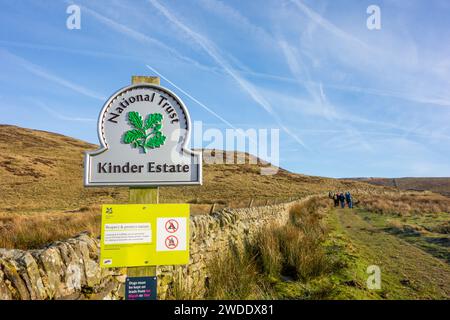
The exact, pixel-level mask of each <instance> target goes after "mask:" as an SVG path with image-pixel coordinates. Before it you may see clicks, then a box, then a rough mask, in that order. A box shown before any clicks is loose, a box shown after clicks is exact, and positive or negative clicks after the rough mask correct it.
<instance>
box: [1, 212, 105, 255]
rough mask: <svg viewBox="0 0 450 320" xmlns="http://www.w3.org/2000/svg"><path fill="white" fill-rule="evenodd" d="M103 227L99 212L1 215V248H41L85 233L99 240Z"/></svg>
mask: <svg viewBox="0 0 450 320" xmlns="http://www.w3.org/2000/svg"><path fill="white" fill-rule="evenodd" d="M100 223H101V213H100V211H99V210H98V208H83V209H82V210H80V211H78V212H66V213H48V214H39V215H37V214H35V215H17V214H0V248H9V249H23V250H26V249H31V248H39V247H41V246H42V245H44V244H46V243H50V242H53V241H57V240H61V239H66V238H70V237H73V236H74V235H76V234H79V233H81V232H88V233H90V234H92V235H94V236H98V235H99V234H100Z"/></svg>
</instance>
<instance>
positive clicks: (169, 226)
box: [165, 219, 179, 233]
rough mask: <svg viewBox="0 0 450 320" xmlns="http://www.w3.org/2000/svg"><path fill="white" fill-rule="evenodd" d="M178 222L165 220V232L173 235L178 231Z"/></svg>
mask: <svg viewBox="0 0 450 320" xmlns="http://www.w3.org/2000/svg"><path fill="white" fill-rule="evenodd" d="M178 227H179V225H178V221H177V220H174V219H170V220H167V222H166V224H165V228H166V231H167V232H169V233H175V232H177V230H178Z"/></svg>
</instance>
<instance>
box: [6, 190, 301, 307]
mask: <svg viewBox="0 0 450 320" xmlns="http://www.w3.org/2000/svg"><path fill="white" fill-rule="evenodd" d="M308 200H309V197H307V198H304V199H302V200H298V201H294V202H289V203H284V204H279V205H272V206H264V207H253V208H244V209H225V210H221V211H220V212H216V213H214V214H212V215H205V216H194V217H192V218H191V221H190V263H189V264H188V265H186V266H161V267H158V274H157V275H158V297H159V299H165V298H167V297H168V295H169V293H172V294H173V292H174V290H176V289H180V288H181V289H182V290H183V291H184V292H189V294H190V295H191V298H193V299H195V298H202V297H203V295H204V293H205V289H206V285H207V281H208V270H207V265H208V261H209V260H210V259H212V258H214V257H215V255H216V254H221V253H222V252H224V251H226V250H230V249H231V248H233V247H234V248H237V249H239V248H242V246H243V245H245V243H246V242H249V241H251V239H252V237H253V236H254V234H255V233H256V232H257V231H258V230H259V229H260V228H261V227H262V226H264V225H266V224H269V223H272V222H278V223H285V222H287V220H288V219H289V209H290V207H291V206H292V205H293V204H295V203H299V202H305V201H308ZM99 253H100V242H99V240H98V239H94V238H92V237H90V236H89V235H87V234H81V235H79V236H77V237H75V238H73V239H69V240H66V241H63V242H62V241H61V242H56V243H53V244H51V245H49V246H48V247H46V248H43V249H39V250H28V251H22V250H6V249H0V300H10V299H24V300H28V299H123V295H124V287H123V284H124V282H125V278H126V269H125V268H121V269H102V268H100V266H99V263H98V260H99Z"/></svg>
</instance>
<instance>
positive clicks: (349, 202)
mask: <svg viewBox="0 0 450 320" xmlns="http://www.w3.org/2000/svg"><path fill="white" fill-rule="evenodd" d="M345 201H346V202H347V206H348V207H349V208H350V209H353V199H352V195H351V194H350V192H347V193H346V194H345Z"/></svg>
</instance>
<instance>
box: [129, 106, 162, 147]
mask: <svg viewBox="0 0 450 320" xmlns="http://www.w3.org/2000/svg"><path fill="white" fill-rule="evenodd" d="M162 119H163V116H162V114H160V113H150V114H149V115H148V116H147V119H146V120H145V121H144V120H143V119H142V116H141V115H140V113H139V112H136V111H131V112H129V113H128V120H129V121H130V124H131V125H132V126H133V127H134V129H133V130H129V131H127V132H125V135H124V137H123V142H125V143H126V144H131V146H132V147H133V148H142V150H144V153H147V150H148V149H155V148H159V147H160V146H162V145H164V142H165V141H166V136H165V135H163V134H162V132H161V128H162V123H161V121H162Z"/></svg>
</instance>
